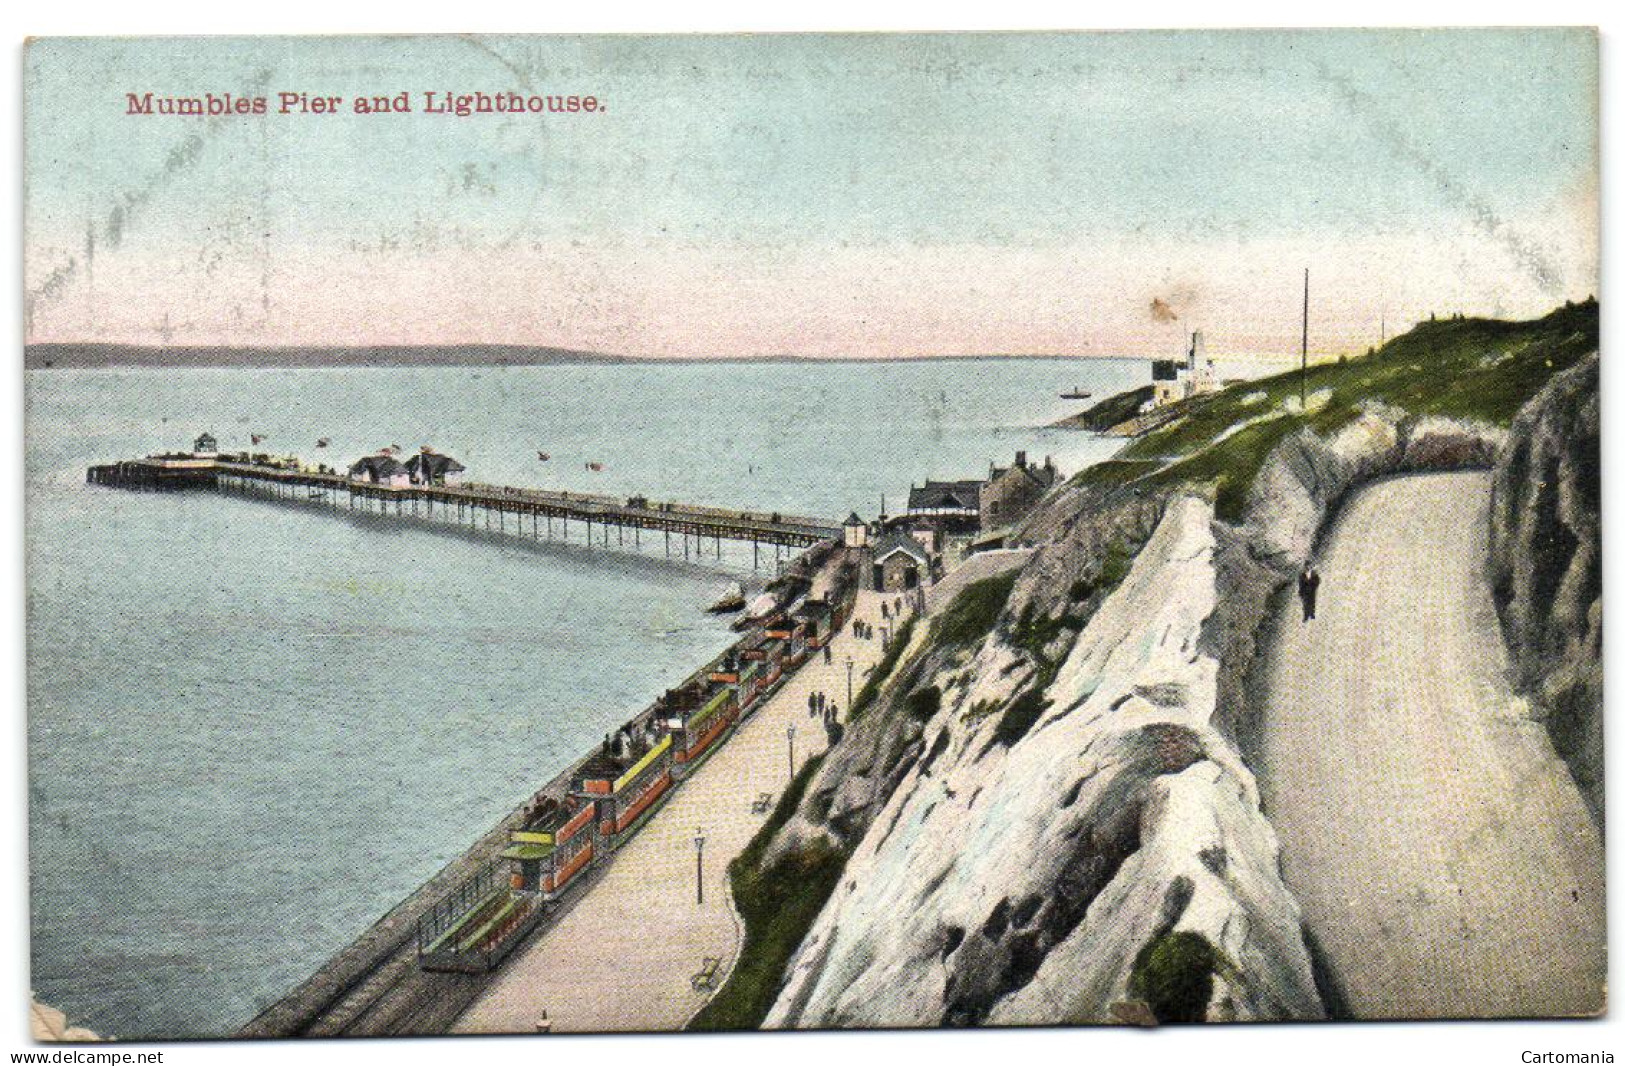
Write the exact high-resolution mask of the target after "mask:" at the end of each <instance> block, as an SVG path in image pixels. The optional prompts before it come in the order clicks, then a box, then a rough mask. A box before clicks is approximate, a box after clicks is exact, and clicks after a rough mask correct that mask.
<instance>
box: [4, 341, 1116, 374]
mask: <svg viewBox="0 0 1625 1066" xmlns="http://www.w3.org/2000/svg"><path fill="white" fill-rule="evenodd" d="M1139 358H1144V357H1141V356H1132V355H1110V356H1107V355H1033V354H1008V353H976V354H959V355H921V356H872V357H869V356H800V355H761V356H701V357H693V358H690V357H682V356H666V357H656V356H631V355H612V354H609V353H606V352H590V351H582V350H579V349H574V348H550V347H543V346H534V345H522V344H437V345H427V344H425V345H366V346H334V347H320V346H309V347H304V346H289V347H267V348H253V347H238V346H228V345H219V346H191V345H167V346H157V345H138V344H107V343H99V342H86V343H73V342H69V343H58V342H53V343H48V344H29V345H25V346H24V348H23V366H24V368H25V369H28V370H97V369H137V368H142V367H159V368H177V367H178V368H187V367H197V368H205V367H207V368H231V367H241V368H245V369H266V368H271V369H311V368H320V367H412V366H577V365H583V364H588V365H591V364H606V365H616V366H624V365H628V364H640V363H660V364H666V363H695V364H700V363H809V364H811V363H853V362H864V363H867V362H910V363H914V362H919V363H927V362H943V361H948V360H960V359H1022V360H1057V359H1089V360H1095V359H1139Z"/></svg>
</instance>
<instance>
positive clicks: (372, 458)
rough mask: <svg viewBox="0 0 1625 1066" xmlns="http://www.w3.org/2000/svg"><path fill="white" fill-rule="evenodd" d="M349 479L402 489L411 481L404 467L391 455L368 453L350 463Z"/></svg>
mask: <svg viewBox="0 0 1625 1066" xmlns="http://www.w3.org/2000/svg"><path fill="white" fill-rule="evenodd" d="M350 480H351V481H360V482H365V483H366V484H369V485H384V486H387V487H389V488H392V489H403V488H406V487H407V486H408V485H410V484H411V483H412V479H411V476H410V475H409V474H408V473H407V470H406V467H405V466H404V465H403V464H402V463H401V462H400V460H398V459H396V458H395V457H394V456H393V455H383V454H379V455H369V456H366V457H365V458H362V459H357V460H356V461H355V462H354V463H351V464H350Z"/></svg>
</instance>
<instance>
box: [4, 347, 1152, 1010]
mask: <svg viewBox="0 0 1625 1066" xmlns="http://www.w3.org/2000/svg"><path fill="white" fill-rule="evenodd" d="M1147 378H1148V373H1147V370H1146V364H1145V363H1144V362H1141V361H1128V360H1124V361H1090V362H1082V363H1080V362H1077V361H1060V360H1056V361H1025V360H1022V361H992V360H978V361H953V362H920V363H890V364H850V363H848V364H834V365H831V364H825V365H817V364H814V365H801V364H783V365H774V364H754V365H746V366H726V365H718V364H705V365H686V366H646V365H640V366H580V367H539V368H515V369H479V370H475V369H465V368H432V369H412V370H301V371H249V370H212V371H211V370H203V371H199V370H187V371H175V370H140V371H95V372H74V371H34V372H30V373H29V374H28V377H27V384H26V390H27V406H28V425H27V435H28V440H27V485H28V498H27V503H28V514H27V521H26V529H27V537H28V541H27V553H28V556H27V567H28V570H27V581H28V638H29V648H28V673H29V686H28V708H29V723H28V738H29V770H30V775H29V776H30V785H29V791H30V805H29V835H30V844H29V846H30V879H31V885H32V892H31V907H32V916H33V928H32V953H33V972H32V986H33V987H34V988H35V989H36V990H37V991H38V993H39V995H40V997H41V998H42V999H43V1000H45V1001H47V1002H50V1003H52V1004H54V1005H56V1006H59V1007H61V1008H63V1009H65V1010H66V1011H67V1012H68V1014H69V1017H70V1018H72V1019H73V1020H74V1021H75V1023H76V1024H83V1025H87V1026H89V1027H91V1028H94V1029H96V1030H98V1031H101V1032H104V1033H111V1034H115V1035H118V1036H122V1037H127V1038H138V1037H143V1036H170V1037H174V1036H186V1035H221V1034H227V1033H230V1032H231V1031H233V1030H234V1029H236V1028H237V1027H238V1026H240V1025H242V1024H243V1023H244V1022H246V1021H248V1020H249V1019H250V1018H251V1017H252V1016H253V1015H254V1014H255V1013H257V1012H258V1011H259V1010H260V1009H261V1008H263V1007H264V1006H265V1005H267V1004H268V1003H270V1002H271V1001H273V1000H275V999H276V998H277V997H278V996H280V995H281V994H282V993H284V992H285V991H287V990H288V989H289V988H290V987H291V986H293V985H294V984H296V983H297V982H298V981H300V980H302V979H303V978H304V977H306V976H308V975H309V974H310V973H311V972H312V971H313V970H314V969H315V968H316V967H317V966H318V965H320V964H321V963H322V962H323V961H324V960H325V959H326V958H327V957H328V956H329V955H330V954H332V953H333V952H334V951H335V950H337V949H338V948H340V947H342V946H344V945H345V944H346V943H348V942H349V941H350V940H352V939H353V938H354V937H355V936H356V935H357V934H358V933H360V932H361V931H362V930H363V929H365V928H366V927H367V926H368V925H369V924H370V923H371V922H373V921H374V920H376V919H377V918H378V916H379V915H381V914H382V913H383V912H384V911H386V910H387V909H388V908H389V907H390V906H392V905H393V904H394V903H396V902H398V901H399V900H400V899H401V898H402V897H403V896H404V895H405V894H407V893H408V892H410V891H411V890H412V889H413V888H415V887H416V886H417V885H418V884H420V883H421V882H422V881H423V880H424V879H425V878H427V877H428V876H430V875H431V874H433V873H434V872H435V871H436V870H437V869H439V868H440V866H441V865H443V864H444V863H445V862H446V861H447V860H449V859H450V858H452V857H454V856H455V855H457V854H459V853H460V852H461V851H462V850H463V849H464V848H466V847H467V846H468V844H469V843H470V842H471V841H472V840H473V839H474V837H475V836H477V835H478V834H479V833H481V832H483V831H484V830H485V829H487V828H489V827H490V825H491V824H492V823H493V822H494V821H495V820H496V819H497V818H498V817H500V816H501V815H502V814H504V813H505V812H507V811H508V810H509V809H511V808H512V807H513V806H514V805H515V804H516V803H518V802H519V801H520V800H521V799H522V798H524V797H525V796H527V795H529V794H530V793H531V792H532V791H534V790H535V789H536V788H537V787H539V786H540V785H541V784H543V783H544V782H545V781H547V780H548V779H549V778H550V777H552V776H553V775H554V774H555V773H556V772H558V771H559V770H560V769H562V767H563V766H564V765H566V764H567V763H568V761H569V760H570V759H571V758H573V757H574V756H576V755H577V754H579V753H580V752H582V751H583V750H585V749H586V748H587V747H589V746H590V745H591V744H593V743H594V742H595V741H596V740H597V739H598V738H600V737H602V735H603V734H604V733H605V732H607V731H608V730H610V729H612V728H613V727H614V726H616V725H618V724H619V723H620V722H621V721H623V720H624V719H625V718H627V717H628V716H629V715H630V714H632V713H633V712H635V711H636V710H638V709H640V708H641V707H642V706H644V705H645V704H647V703H648V701H649V700H650V699H652V698H653V697H654V696H655V695H657V694H658V693H659V692H660V691H661V690H662V689H664V688H665V687H667V686H668V685H670V684H673V683H675V682H676V681H678V680H680V679H681V678H682V677H684V676H685V675H686V674H687V673H688V672H689V671H690V670H691V669H693V668H694V667H695V666H697V665H698V664H699V663H701V662H702V661H703V660H704V659H705V658H706V657H708V656H710V655H712V654H714V653H715V652H716V651H718V650H719V649H720V648H721V647H723V646H724V645H725V644H726V643H727V641H728V639H729V636H730V634H729V633H728V631H727V629H726V626H725V623H724V622H721V621H719V620H717V619H714V618H712V617H710V616H708V615H706V614H704V613H703V611H702V608H703V607H704V605H705V604H706V603H708V602H709V601H710V600H711V599H712V598H713V597H714V596H715V595H716V593H717V592H718V591H719V590H720V588H721V587H722V586H723V585H724V584H726V583H727V581H728V580H730V579H732V578H734V577H743V578H747V579H748V578H749V576H750V574H751V557H750V553H749V551H748V549H746V550H743V551H741V550H739V549H733V550H729V551H727V552H725V557H724V558H723V559H722V560H721V561H720V562H719V561H716V560H714V559H709V560H707V562H706V563H705V564H704V565H698V564H685V563H683V562H682V561H681V560H680V559H679V560H678V561H676V562H671V561H668V560H667V559H666V558H665V557H664V551H663V548H662V546H661V544H660V543H659V541H658V540H656V539H655V538H649V539H648V540H647V541H646V542H645V544H644V547H643V551H642V553H641V554H635V553H632V552H629V551H628V552H620V551H616V552H606V551H603V550H602V549H598V550H595V551H589V550H587V549H585V548H584V547H582V546H581V545H579V544H576V545H563V544H558V543H553V544H549V543H546V542H544V543H542V544H540V545H527V544H522V543H516V542H512V541H506V540H499V539H493V538H485V537H480V536H468V535H460V534H457V533H455V532H452V531H445V530H435V529H431V528H423V527H420V526H413V525H410V524H403V523H396V522H391V521H381V520H378V519H375V518H374V519H366V518H355V517H351V516H348V515H345V514H343V513H340V514H338V515H335V514H333V513H331V512H324V511H319V510H315V509H300V508H289V507H283V506H278V505H275V504H270V503H260V502H254V501H246V500H242V499H237V498H227V497H220V496H215V495H212V494H174V495H169V494H164V495H150V494H135V493H126V492H120V491H116V490H110V489H100V488H93V487H89V486H87V485H86V484H85V483H84V471H85V467H86V466H88V465H90V464H91V463H94V462H105V461H110V460H113V459H117V458H124V457H129V456H133V455H141V454H146V453H148V452H151V451H155V450H159V449H166V448H188V447H190V442H191V439H192V437H193V436H194V435H195V434H196V433H198V432H199V431H201V430H204V429H209V430H212V431H213V432H214V433H215V434H216V436H218V437H219V438H220V441H221V445H222V447H223V448H228V449H236V448H239V447H248V445H249V440H248V435H249V434H250V433H260V434H263V435H265V437H266V441H265V443H264V444H263V445H262V447H264V448H266V449H270V450H272V451H275V452H278V453H281V452H287V451H293V452H297V453H299V454H302V455H305V456H306V457H311V458H316V457H323V456H325V457H327V461H329V462H333V463H335V464H338V463H347V462H349V461H350V460H351V459H353V458H355V457H357V456H359V455H362V454H365V453H367V452H369V451H372V450H374V449H376V448H378V447H380V446H382V445H385V444H399V445H402V446H403V447H404V448H406V449H408V450H415V449H416V448H417V447H418V446H419V445H422V444H430V445H433V446H434V447H436V448H437V449H439V450H441V451H443V452H446V453H449V454H451V455H453V456H455V457H457V458H458V459H459V460H461V461H462V462H463V463H464V464H465V465H466V466H467V467H468V471H469V472H468V476H469V477H471V478H477V479H479V480H482V481H489V482H498V483H505V484H529V485H542V486H549V487H557V488H564V489H571V490H577V489H579V490H594V491H603V492H610V493H617V494H632V493H634V492H637V493H644V494H646V495H648V496H650V497H651V498H656V499H660V498H670V499H679V500H684V501H688V502H695V503H714V504H721V505H735V506H744V507H750V508H758V509H777V510H783V511H786V512H796V513H802V514H811V515H828V516H830V517H832V518H837V519H838V518H840V517H842V516H844V515H845V514H846V512H847V511H850V510H853V509H856V510H858V511H860V512H861V513H863V514H865V515H872V514H874V513H875V512H876V510H878V507H879V500H880V496H881V494H882V493H884V494H885V496H886V501H887V503H888V505H889V506H890V508H891V509H892V510H897V509H899V508H900V507H901V505H902V502H903V499H904V497H905V495H906V493H907V489H908V486H909V484H910V482H911V481H919V480H923V479H924V478H925V477H926V476H934V477H970V476H976V475H979V474H982V473H984V472H985V469H986V465H987V463H988V462H989V461H991V460H998V461H999V462H1001V463H1007V462H1008V461H1009V460H1010V457H1011V455H1012V453H1013V452H1014V451H1015V450H1016V449H1025V450H1026V451H1027V452H1028V453H1029V454H1030V455H1031V456H1033V457H1034V458H1038V457H1041V456H1043V455H1045V454H1052V455H1054V456H1055V457H1056V460H1057V462H1058V463H1060V465H1061V466H1062V467H1063V469H1064V470H1066V471H1067V472H1071V471H1074V470H1076V469H1078V468H1080V467H1081V466H1083V465H1087V464H1088V463H1090V462H1093V461H1097V460H1098V459H1100V458H1102V457H1104V456H1105V455H1106V454H1108V453H1109V452H1110V451H1111V450H1112V449H1113V447H1114V444H1113V442H1109V441H1104V440H1100V439H1098V438H1095V437H1093V436H1091V435H1088V434H1081V433H1070V432H1065V431H1054V430H1046V429H1043V428H1042V427H1043V426H1044V425H1045V424H1047V423H1048V422H1050V421H1053V420H1054V419H1056V418H1059V417H1061V416H1063V415H1065V414H1068V413H1070V412H1071V411H1072V410H1075V409H1076V408H1077V404H1075V403H1068V402H1067V401H1064V400H1061V399H1060V398H1059V397H1058V393H1059V392H1061V391H1062V390H1063V389H1065V388H1071V387H1074V386H1082V387H1083V388H1085V389H1092V390H1093V391H1094V392H1095V393H1096V394H1097V395H1105V394H1109V393H1111V392H1114V391H1117V390H1120V389H1122V388H1126V387H1130V386H1132V385H1134V384H1137V383H1139V382H1141V381H1143V380H1145V379H1147ZM319 437H328V438H330V439H331V442H332V443H331V446H330V447H329V448H328V449H326V450H325V451H318V450H317V449H316V448H315V442H316V440H317V438H319ZM538 450H540V451H546V452H548V453H549V454H550V455H551V456H552V458H551V460H550V461H549V462H547V463H542V462H540V461H538V459H537V456H536V453H537V451H538ZM588 462H597V463H601V464H603V470H602V471H601V472H597V473H594V472H590V471H588V470H587V469H586V464H587V463H588Z"/></svg>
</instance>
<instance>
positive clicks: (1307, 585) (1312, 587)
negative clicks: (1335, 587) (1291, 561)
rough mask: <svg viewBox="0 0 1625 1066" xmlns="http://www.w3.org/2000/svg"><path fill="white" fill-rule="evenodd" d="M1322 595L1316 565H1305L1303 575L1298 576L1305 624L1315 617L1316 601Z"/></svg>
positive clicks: (1299, 597)
mask: <svg viewBox="0 0 1625 1066" xmlns="http://www.w3.org/2000/svg"><path fill="white" fill-rule="evenodd" d="M1319 595H1320V573H1319V572H1318V571H1317V570H1316V569H1315V567H1314V564H1312V563H1306V564H1304V568H1303V573H1301V574H1299V575H1298V599H1299V600H1300V601H1302V603H1303V620H1304V621H1305V622H1307V621H1309V620H1310V619H1312V618H1314V617H1315V600H1316V599H1317V598H1318V596H1319Z"/></svg>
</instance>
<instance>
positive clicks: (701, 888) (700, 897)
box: [694, 826, 705, 907]
mask: <svg viewBox="0 0 1625 1066" xmlns="http://www.w3.org/2000/svg"><path fill="white" fill-rule="evenodd" d="M694 904H695V905H696V906H702V907H703V906H704V905H705V830H703V829H701V828H699V827H697V826H696V827H695V829H694Z"/></svg>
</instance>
